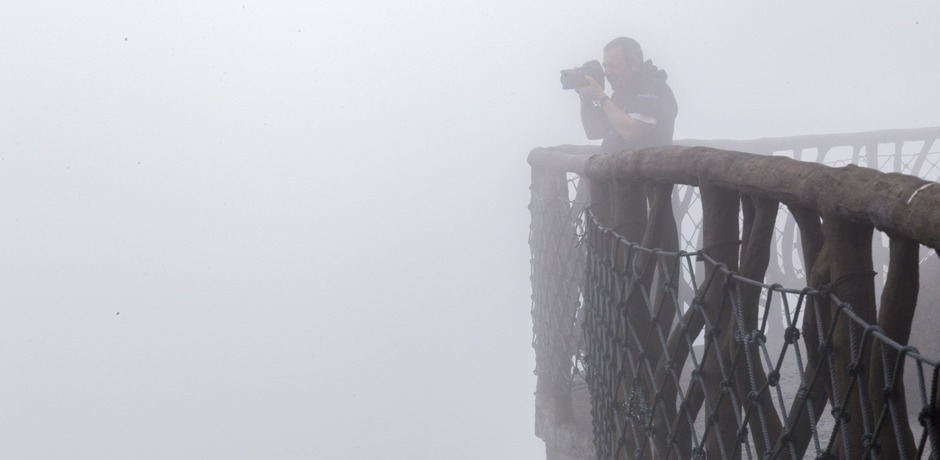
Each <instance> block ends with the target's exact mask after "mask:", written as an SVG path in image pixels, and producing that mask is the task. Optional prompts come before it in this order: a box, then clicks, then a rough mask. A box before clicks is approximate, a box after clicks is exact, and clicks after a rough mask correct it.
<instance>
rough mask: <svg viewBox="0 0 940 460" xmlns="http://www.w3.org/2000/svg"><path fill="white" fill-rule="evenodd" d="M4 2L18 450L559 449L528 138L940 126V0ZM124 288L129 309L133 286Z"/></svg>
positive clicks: (95, 455)
mask: <svg viewBox="0 0 940 460" xmlns="http://www.w3.org/2000/svg"><path fill="white" fill-rule="evenodd" d="M194 3H196V2H191V1H176V0H173V1H164V2H117V1H111V2H108V1H85V2H66V1H45V2H43V1H21V0H3V1H2V4H0V11H2V13H0V62H2V63H3V65H2V66H0V107H2V108H3V109H2V110H0V117H2V118H0V279H2V280H3V281H2V282H0V457H2V458H16V459H59V458H71V459H128V458H133V459H169V458H174V459H176V458H179V459H184V458H185V459H205V458H219V459H223V458H224V459H262V458H263V459H269V458H278V459H281V458H283V459H300V458H324V459H367V458H368V459H371V458H389V459H399V458H400V459H439V458H446V459H484V458H485V459H503V458H505V459H537V458H544V446H543V445H542V443H541V442H540V441H539V440H538V439H536V438H535V437H534V436H533V435H532V433H533V418H532V417H533V415H532V414H533V412H534V405H533V396H532V392H533V391H534V388H535V380H534V377H533V376H532V372H531V371H532V368H533V367H534V355H533V352H532V349H531V347H530V339H531V337H530V335H531V322H530V317H529V302H530V301H529V265H528V264H529V262H528V260H529V255H528V246H527V234H528V219H529V217H528V211H527V209H526V204H527V202H528V189H527V187H528V180H529V176H528V168H527V165H526V163H525V157H526V155H527V153H528V151H529V149H531V148H533V147H535V146H540V145H553V144H560V143H586V141H585V140H584V138H583V134H582V133H581V131H580V127H579V125H578V116H577V100H576V97H575V96H574V95H573V94H571V93H568V92H563V91H561V90H560V85H559V83H558V70H559V69H561V68H567V67H572V66H575V65H579V64H581V63H583V62H584V61H587V60H590V59H596V58H599V57H600V54H601V53H600V51H601V48H602V47H603V45H604V44H605V43H606V42H607V41H609V40H610V39H611V38H613V37H615V36H618V35H629V36H633V37H634V38H636V39H638V40H639V41H640V42H641V43H642V44H643V46H644V50H645V51H646V54H647V57H648V58H652V59H653V61H654V62H655V63H656V64H657V65H659V66H660V67H662V68H664V69H666V70H667V71H668V72H669V74H670V80H669V81H670V83H671V85H672V87H673V89H674V91H675V93H676V95H677V98H678V100H679V107H680V109H679V118H678V120H677V133H676V137H677V138H754V137H767V136H782V135H796V134H810V133H827V132H845V131H863V130H873V129H885V128H914V127H924V126H940V111H938V110H937V106H938V99H940V88H938V85H937V81H938V76H940V60H938V59H937V56H940V49H938V48H940V14H938V13H940V4H938V3H937V2H935V1H932V0H931V1H920V2H903V3H902V2H898V4H894V5H890V6H889V5H888V4H887V2H848V1H839V2H826V3H819V2H808V1H788V2H744V1H736V2H721V3H718V2H708V3H706V2H696V3H692V2H688V4H686V2H653V1H633V2H603V1H588V2H582V3H577V2H571V1H535V0H526V1H517V2H512V3H511V4H507V3H508V2H497V1H476V2H440V1H434V2H431V1H413V2H409V3H407V4H405V3H395V2H392V3H385V2H377V1H345V2H323V1H320V2H316V1H312V2H301V1H295V2H289V1H266V2H259V1H242V2H223V1H207V2H200V3H199V4H194ZM118 313H120V314H118Z"/></svg>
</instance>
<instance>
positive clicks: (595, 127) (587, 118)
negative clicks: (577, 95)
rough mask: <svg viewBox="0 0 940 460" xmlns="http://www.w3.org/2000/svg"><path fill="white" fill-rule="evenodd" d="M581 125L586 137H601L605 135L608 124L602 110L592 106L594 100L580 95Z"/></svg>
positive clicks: (592, 138)
mask: <svg viewBox="0 0 940 460" xmlns="http://www.w3.org/2000/svg"><path fill="white" fill-rule="evenodd" d="M581 125H582V126H584V134H585V135H586V136H587V138H588V139H591V140H594V139H602V138H603V137H604V136H606V135H607V131H608V129H609V127H610V125H609V124H608V123H607V117H605V116H604V111H603V110H600V109H598V108H597V107H595V106H594V100H592V99H589V98H586V97H584V96H582V97H581Z"/></svg>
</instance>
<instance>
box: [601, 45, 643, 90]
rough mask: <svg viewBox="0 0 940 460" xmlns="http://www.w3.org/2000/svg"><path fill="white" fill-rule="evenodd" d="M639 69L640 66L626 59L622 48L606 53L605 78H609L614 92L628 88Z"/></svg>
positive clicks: (612, 49)
mask: <svg viewBox="0 0 940 460" xmlns="http://www.w3.org/2000/svg"><path fill="white" fill-rule="evenodd" d="M638 68H639V65H638V64H637V63H636V62H633V61H627V60H626V59H624V57H623V53H622V52H621V51H620V48H616V47H615V48H611V49H609V50H607V51H604V76H605V77H607V81H608V82H610V87H611V88H613V89H614V91H619V90H622V89H624V88H626V87H627V85H628V84H629V83H630V80H632V79H633V76H634V75H635V74H636V71H637V69H638Z"/></svg>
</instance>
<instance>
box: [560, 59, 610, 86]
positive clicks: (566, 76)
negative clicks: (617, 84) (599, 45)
mask: <svg viewBox="0 0 940 460" xmlns="http://www.w3.org/2000/svg"><path fill="white" fill-rule="evenodd" d="M585 77H591V78H593V79H594V81H596V82H597V83H598V84H600V85H601V89H604V67H602V66H601V63H600V62H598V61H597V60H594V61H588V62H585V63H584V65H582V66H581V67H575V68H573V69H565V70H562V71H561V89H575V88H583V87H585V86H587V85H588V81H587V78H585Z"/></svg>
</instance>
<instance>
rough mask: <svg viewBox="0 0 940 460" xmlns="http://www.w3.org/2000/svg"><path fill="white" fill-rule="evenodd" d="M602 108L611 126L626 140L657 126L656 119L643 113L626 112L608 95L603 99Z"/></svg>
mask: <svg viewBox="0 0 940 460" xmlns="http://www.w3.org/2000/svg"><path fill="white" fill-rule="evenodd" d="M601 108H602V109H603V113H604V115H605V116H606V118H607V121H608V122H609V123H610V127H611V128H613V130H614V132H616V133H617V134H618V135H620V137H622V138H623V139H624V140H626V141H629V140H630V139H634V138H636V137H638V136H641V135H643V134H644V133H646V132H647V131H649V130H651V129H653V127H654V126H656V120H655V119H650V118H649V117H646V116H643V115H637V114H628V113H624V112H623V111H622V110H620V108H619V107H617V104H614V103H613V101H611V100H610V98H609V97H606V96H605V97H604V98H603V100H602V101H601Z"/></svg>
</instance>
